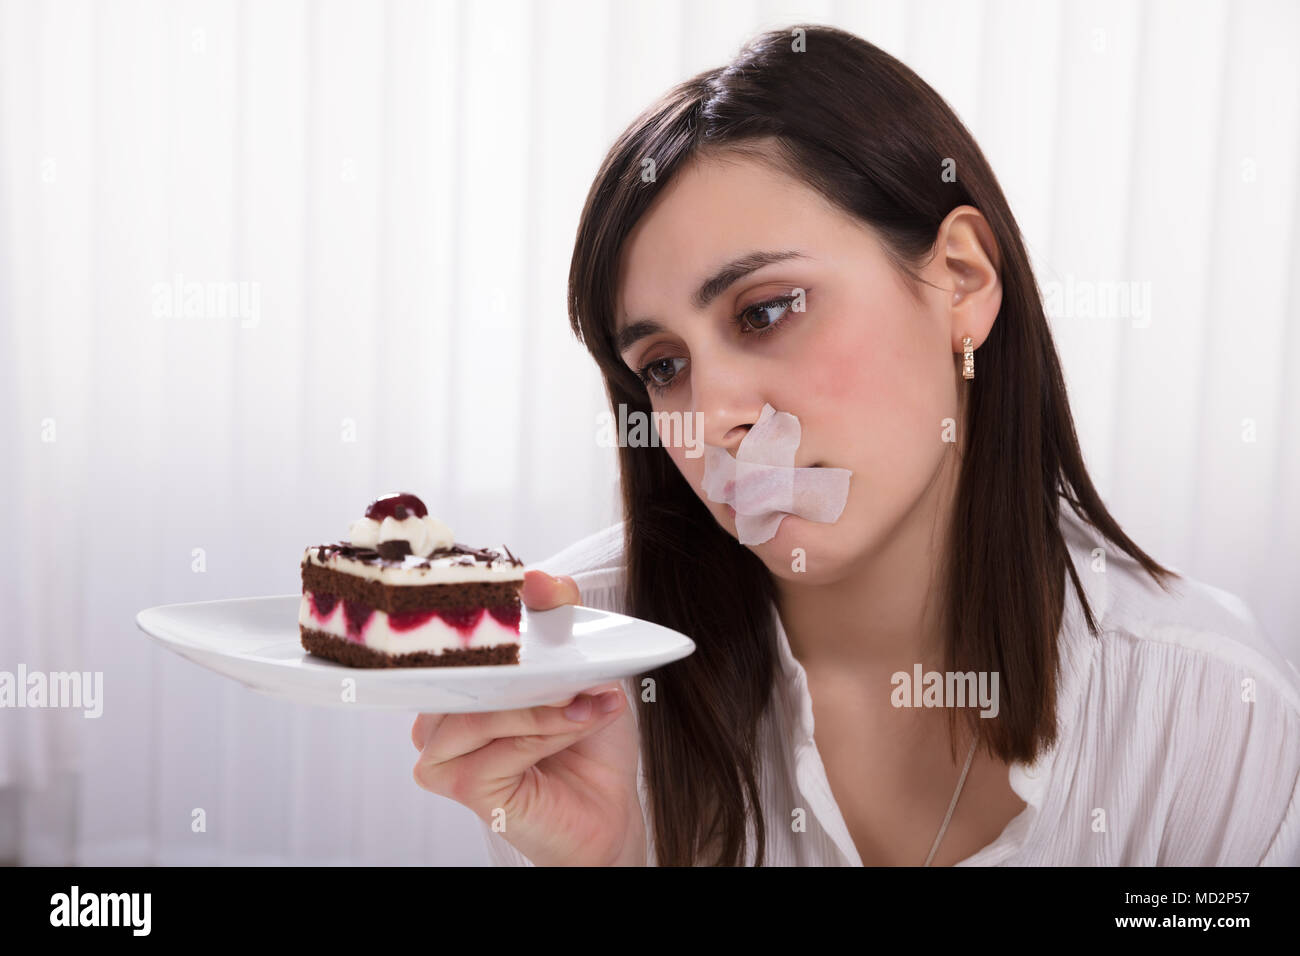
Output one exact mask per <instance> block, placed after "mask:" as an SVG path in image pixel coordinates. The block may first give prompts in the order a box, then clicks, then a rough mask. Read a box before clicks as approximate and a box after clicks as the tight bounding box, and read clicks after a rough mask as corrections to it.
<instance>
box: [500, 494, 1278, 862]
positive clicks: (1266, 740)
mask: <svg viewBox="0 0 1300 956" xmlns="http://www.w3.org/2000/svg"><path fill="white" fill-rule="evenodd" d="M1061 516H1062V517H1061V527H1062V530H1063V532H1064V534H1065V540H1066V543H1067V545H1068V546H1069V549H1070V555H1071V559H1072V560H1073V561H1074V564H1075V569H1076V571H1077V573H1078V575H1079V579H1080V583H1081V584H1082V585H1083V587H1084V590H1085V593H1086V594H1087V596H1088V600H1089V603H1090V605H1091V607H1092V611H1093V615H1094V617H1095V618H1096V620H1097V622H1098V625H1099V629H1100V632H1101V633H1100V636H1099V637H1093V636H1092V635H1091V633H1089V631H1088V629H1087V623H1086V621H1085V620H1084V618H1083V612H1082V608H1081V606H1080V604H1079V599H1078V595H1076V594H1075V591H1074V585H1073V583H1072V582H1071V580H1070V578H1069V576H1068V575H1067V576H1066V589H1065V590H1066V606H1065V615H1064V619H1063V621H1062V626H1061V634H1060V640H1061V642H1062V654H1061V658H1062V661H1061V672H1060V694H1059V702H1058V707H1059V710H1058V714H1057V726H1058V736H1057V742H1056V744H1055V745H1054V746H1053V747H1052V749H1051V750H1050V751H1048V752H1047V753H1045V754H1044V755H1042V756H1040V758H1039V759H1038V760H1037V761H1036V762H1035V763H1034V764H1032V765H1024V764H1021V763H1015V764H1012V765H1011V768H1010V784H1011V788H1012V789H1013V790H1014V791H1015V792H1016V794H1017V795H1019V797H1020V798H1021V799H1022V800H1024V801H1025V804H1026V806H1025V809H1024V810H1022V811H1021V812H1020V814H1019V815H1018V816H1016V817H1015V818H1014V819H1013V820H1012V821H1011V822H1010V823H1008V824H1007V825H1006V827H1005V828H1004V829H1003V830H1002V833H1001V834H1000V835H999V836H998V838H997V839H996V840H994V841H993V842H992V843H990V844H989V845H988V846H985V847H984V848H983V849H981V850H979V851H978V852H976V853H975V854H973V855H972V856H969V857H967V858H966V859H964V860H962V861H960V862H959V863H958V864H957V865H958V866H987V865H1012V866H1044V865H1048V866H1054V865H1081V866H1150V865H1154V866H1225V865H1247V866H1250V865H1266V866H1271V865H1285V866H1295V865H1300V806H1298V804H1300V800H1298V796H1300V673H1298V672H1297V671H1296V668H1295V665H1294V664H1293V663H1292V662H1291V661H1290V660H1288V659H1286V657H1285V656H1284V655H1283V654H1282V653H1281V652H1280V651H1279V650H1278V649H1277V647H1276V646H1274V645H1273V644H1272V643H1271V642H1270V641H1269V639H1268V638H1267V637H1266V636H1265V635H1264V634H1263V632H1262V631H1261V629H1260V627H1259V625H1258V623H1257V621H1256V620H1255V617H1254V615H1253V614H1252V613H1251V611H1250V610H1249V609H1248V608H1247V607H1246V606H1245V605H1244V604H1243V603H1242V601H1241V600H1240V599H1239V598H1237V597H1235V596H1234V595H1231V594H1229V593H1227V592H1225V591H1222V590H1219V589H1218V588H1214V587H1211V586H1209V585H1206V584H1203V583H1200V582H1197V581H1195V580H1192V579H1188V578H1183V579H1181V580H1174V581H1172V582H1171V585H1170V586H1171V587H1172V588H1173V589H1174V590H1175V595H1169V594H1166V593H1165V592H1164V591H1163V590H1161V589H1160V588H1159V587H1158V586H1157V585H1156V584H1155V582H1154V581H1152V580H1151V578H1150V577H1149V576H1148V575H1147V574H1146V572H1145V571H1143V570H1142V568H1141V566H1140V565H1138V564H1137V563H1136V562H1135V561H1133V560H1132V559H1130V558H1129V557H1128V556H1127V555H1125V554H1124V553H1123V552H1121V551H1119V550H1118V549H1116V548H1114V547H1113V546H1111V547H1107V548H1106V551H1105V562H1104V567H1098V568H1097V569H1096V570H1094V559H1093V555H1092V550H1093V549H1094V548H1100V547H1102V546H1103V543H1104V539H1102V537H1101V536H1100V534H1098V533H1097V532H1096V531H1094V530H1093V529H1092V528H1091V527H1090V526H1088V525H1087V524H1085V523H1084V522H1082V521H1081V520H1080V519H1079V518H1078V517H1077V516H1076V515H1075V514H1074V512H1073V511H1072V510H1071V509H1070V506H1069V505H1068V504H1066V503H1065V501H1064V500H1062V501H1061ZM622 534H623V526H622V524H621V523H620V524H615V525H611V526H610V527H608V528H606V529H605V530H603V531H600V532H597V533H596V534H593V535H590V536H589V537H587V538H584V539H582V540H581V541H578V542H577V543H575V544H573V545H571V546H569V547H568V548H566V549H564V550H563V551H561V552H560V553H559V554H556V555H554V556H552V557H551V558H549V559H547V560H546V561H543V562H541V563H540V564H536V565H529V567H530V568H531V567H537V568H540V569H541V570H544V571H547V572H549V573H551V574H570V575H572V576H573V578H574V580H575V581H576V582H577V583H578V587H579V590H580V592H581V594H582V603H583V604H584V605H587V606H590V607H597V608H602V609H605V610H610V611H617V612H620V613H621V612H622V607H621V606H620V586H621V581H622V574H623V572H624V568H623V562H622ZM1097 563H1098V564H1101V562H1097ZM1166 567H1169V565H1166ZM1174 570H1178V569H1177V568H1175V569H1174ZM1180 573H1181V572H1180ZM772 614H773V618H774V620H775V624H776V629H777V644H778V653H779V657H780V669H781V670H780V677H779V687H778V693H777V699H776V700H775V701H774V703H776V704H777V705H778V706H774V707H770V708H768V711H767V714H766V715H765V716H764V718H763V721H762V724H761V726H760V728H759V732H760V734H761V738H762V746H761V751H760V752H761V754H762V755H763V759H762V761H761V763H760V766H759V767H758V773H759V786H760V796H761V799H762V806H763V815H764V820H765V823H766V826H767V833H766V840H767V856H766V860H765V863H766V865H770V866H861V865H862V861H861V858H860V857H859V856H858V852H857V848H856V847H855V846H854V844H853V840H852V838H851V836H850V835H849V830H848V827H847V826H846V825H845V823H844V818H843V816H842V815H841V813H840V809H839V805H838V804H837V802H836V800H835V796H834V794H833V793H832V792H831V787H830V783H829V782H828V780H827V776H826V770H825V768H824V766H823V765H822V760H821V755H820V754H819V753H818V750H817V745H816V743H815V741H814V739H813V709H812V697H811V695H810V694H809V691H808V683H807V680H806V678H805V675H804V669H803V667H802V665H800V663H799V662H798V661H797V660H796V659H795V658H794V657H793V655H792V654H791V653H790V646H789V643H788V641H787V639H786V634H785V629H784V627H783V626H782V624H781V619H780V615H779V613H777V610H776V607H775V605H773V608H772ZM623 686H624V690H625V692H626V693H627V695H628V702H629V704H631V705H632V713H633V715H634V716H635V714H636V706H635V703H634V701H635V697H634V696H633V695H634V694H635V693H636V692H637V689H638V685H637V684H636V683H635V679H634V678H629V679H627V680H625V681H623ZM1252 698H1253V699H1252ZM637 781H638V787H639V791H640V796H641V806H642V813H643V814H646V807H647V806H648V805H649V801H648V799H647V795H646V788H645V779H644V773H643V771H642V768H640V767H638V773H637ZM796 807H802V808H804V810H805V811H806V813H805V814H804V817H805V825H806V828H805V829H804V830H803V831H801V832H796V831H793V830H792V829H791V827H790V825H789V821H790V816H791V811H792V810H793V809H794V808H796ZM1098 809H1102V810H1104V811H1105V813H1104V815H1102V814H1098V813H1097V812H1096V811H1097V810H1098ZM646 819H647V823H648V815H647V817H646ZM1096 821H1101V822H1102V823H1104V829H1103V828H1102V826H1099V825H1098V823H1097V822H1096ZM753 823H754V821H753V819H752V818H751V825H750V837H751V839H750V844H749V848H748V853H749V859H748V862H749V864H750V865H752V864H753V862H754V855H755V849H756V848H755V846H754V843H753ZM482 826H483V832H484V835H485V838H486V840H487V845H488V854H489V857H490V858H491V861H492V863H493V864H494V865H497V866H532V865H533V864H532V863H531V861H529V860H528V859H527V858H526V857H524V856H523V854H521V853H520V852H519V851H517V850H516V849H515V848H514V847H512V846H511V845H510V844H509V843H508V842H506V840H505V838H504V837H503V836H502V835H501V834H499V833H495V832H493V831H492V830H491V828H490V827H488V826H487V825H486V824H482ZM646 845H647V847H649V853H650V864H651V865H654V864H655V858H654V839H653V832H652V830H651V828H650V827H649V826H648V825H647V827H646ZM919 862H920V861H918V863H919Z"/></svg>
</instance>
